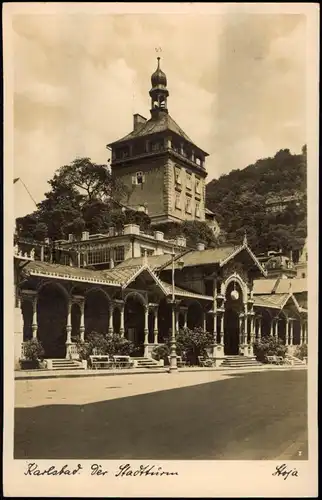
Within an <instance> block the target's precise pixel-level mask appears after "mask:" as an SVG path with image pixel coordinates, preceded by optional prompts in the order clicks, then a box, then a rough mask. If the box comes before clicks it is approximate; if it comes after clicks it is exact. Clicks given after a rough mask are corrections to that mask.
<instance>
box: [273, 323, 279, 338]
mask: <svg viewBox="0 0 322 500" xmlns="http://www.w3.org/2000/svg"><path fill="white" fill-rule="evenodd" d="M278 321H279V320H278V319H277V318H275V324H274V336H275V340H278Z"/></svg>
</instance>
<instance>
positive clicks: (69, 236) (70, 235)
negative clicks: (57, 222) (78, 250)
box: [68, 234, 74, 242]
mask: <svg viewBox="0 0 322 500" xmlns="http://www.w3.org/2000/svg"><path fill="white" fill-rule="evenodd" d="M68 241H69V242H72V241H74V235H73V234H69V235H68Z"/></svg>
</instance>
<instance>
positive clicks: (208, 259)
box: [166, 246, 234, 269]
mask: <svg viewBox="0 0 322 500" xmlns="http://www.w3.org/2000/svg"><path fill="white" fill-rule="evenodd" d="M233 252H234V247H231V246H230V247H218V248H207V249H206V250H191V252H189V253H186V254H185V255H183V256H178V257H179V259H180V261H182V262H183V263H184V267H192V266H203V265H207V264H219V263H220V262H221V261H222V260H223V259H226V258H227V257H228V256H229V255H231V254H232V253H233ZM179 259H178V260H179ZM178 260H175V262H174V265H175V267H176V268H178V267H180V266H179V264H178ZM170 268H171V266H168V267H167V268H166V269H170Z"/></svg>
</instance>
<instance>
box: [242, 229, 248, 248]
mask: <svg viewBox="0 0 322 500" xmlns="http://www.w3.org/2000/svg"><path fill="white" fill-rule="evenodd" d="M243 245H245V246H246V245H248V242H247V231H246V229H245V232H244V239H243Z"/></svg>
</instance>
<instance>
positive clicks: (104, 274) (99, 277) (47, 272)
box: [23, 261, 142, 286]
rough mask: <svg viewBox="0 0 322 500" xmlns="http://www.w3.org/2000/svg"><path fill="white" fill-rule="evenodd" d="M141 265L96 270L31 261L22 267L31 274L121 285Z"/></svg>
mask: <svg viewBox="0 0 322 500" xmlns="http://www.w3.org/2000/svg"><path fill="white" fill-rule="evenodd" d="M141 267H142V266H132V267H127V268H126V269H118V268H114V269H110V270H103V271H96V270H92V269H84V268H79V267H72V266H63V265H61V264H50V263H49V262H41V261H33V262H29V263H28V264H27V265H26V266H25V267H24V269H23V270H24V272H27V273H28V274H30V275H32V276H45V277H53V278H60V279H64V280H72V281H83V282H88V283H97V284H102V285H112V286H113V285H114V286H121V285H123V284H124V283H127V282H128V281H129V280H130V279H131V277H132V276H133V275H134V274H135V273H137V272H138V270H139V269H140V268H141Z"/></svg>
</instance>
